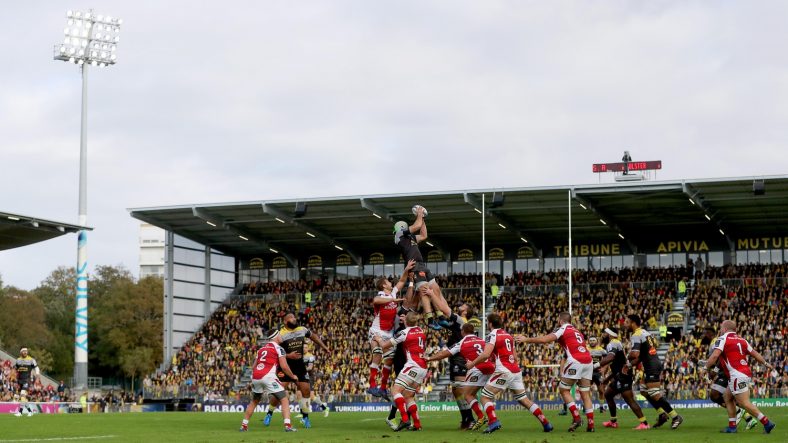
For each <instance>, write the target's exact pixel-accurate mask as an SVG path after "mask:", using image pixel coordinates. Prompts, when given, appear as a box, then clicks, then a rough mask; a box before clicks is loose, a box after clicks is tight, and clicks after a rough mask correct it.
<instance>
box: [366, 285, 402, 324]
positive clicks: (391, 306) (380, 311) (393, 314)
mask: <svg viewBox="0 0 788 443" xmlns="http://www.w3.org/2000/svg"><path fill="white" fill-rule="evenodd" d="M397 292H399V291H398V290H397V287H396V286H395V287H394V289H392V290H391V294H386V293H385V292H383V291H379V292H378V297H385V298H388V299H390V300H391V301H389V302H388V303H386V304H383V305H374V309H375V319H374V320H372V327H371V328H370V329H373V330H377V331H385V332H392V331H394V327H395V322H396V320H397V309H398V308H399V306H398V305H397V303H396V302H394V300H396V299H397Z"/></svg>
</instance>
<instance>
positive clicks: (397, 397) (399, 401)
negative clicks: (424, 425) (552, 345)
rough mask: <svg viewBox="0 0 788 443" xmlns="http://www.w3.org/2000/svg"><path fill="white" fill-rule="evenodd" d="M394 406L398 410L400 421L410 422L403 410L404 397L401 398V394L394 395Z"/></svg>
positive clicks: (406, 412) (405, 411)
mask: <svg viewBox="0 0 788 443" xmlns="http://www.w3.org/2000/svg"><path fill="white" fill-rule="evenodd" d="M394 404H395V405H397V409H398V410H399V415H400V417H402V421H410V420H409V417H408V411H407V410H405V397H403V396H402V394H397V395H395V396H394Z"/></svg>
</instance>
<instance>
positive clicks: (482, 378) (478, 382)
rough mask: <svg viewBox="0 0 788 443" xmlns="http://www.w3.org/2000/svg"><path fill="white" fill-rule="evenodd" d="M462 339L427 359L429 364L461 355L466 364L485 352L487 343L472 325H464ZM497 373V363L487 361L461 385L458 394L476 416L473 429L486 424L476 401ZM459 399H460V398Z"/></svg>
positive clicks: (472, 371) (469, 374)
mask: <svg viewBox="0 0 788 443" xmlns="http://www.w3.org/2000/svg"><path fill="white" fill-rule="evenodd" d="M460 331H461V332H460V333H461V334H462V339H461V340H460V341H458V342H457V343H455V344H454V346H452V347H451V348H450V349H443V350H440V351H438V352H437V353H435V354H433V355H432V356H431V357H429V358H428V359H427V361H428V362H431V361H436V360H443V359H444V358H449V357H451V356H453V355H458V354H459V355H461V356H462V357H463V358H464V359H465V361H466V362H469V361H474V360H476V358H477V357H478V356H479V355H481V354H482V353H483V352H484V346H485V344H486V343H485V341H484V340H482V339H481V338H479V337H477V336H476V328H474V326H473V325H472V324H470V323H465V324H463V325H462V328H461V330H460ZM493 372H495V363H493V362H492V361H491V360H489V359H487V360H485V361H483V362H481V363H479V364H477V365H476V366H475V367H474V368H473V369H471V370H469V371H468V372H467V373H466V374H465V379H464V380H463V381H462V382H460V383H459V385H458V389H459V392H458V394H459V395H460V396H461V397H462V398H464V399H465V402H466V403H467V405H468V406H467V407H469V408H471V410H473V412H474V413H475V414H476V421H475V422H473V423H471V426H470V428H471V429H478V428H479V427H481V424H479V423H482V424H483V423H484V422H486V420H485V418H484V412H483V411H482V408H481V406H479V402H478V401H476V394H477V393H478V392H479V390H480V389H481V388H482V387H483V386H484V385H486V384H487V381H488V380H489V379H490V376H491V375H492V374H493ZM458 398H459V397H458Z"/></svg>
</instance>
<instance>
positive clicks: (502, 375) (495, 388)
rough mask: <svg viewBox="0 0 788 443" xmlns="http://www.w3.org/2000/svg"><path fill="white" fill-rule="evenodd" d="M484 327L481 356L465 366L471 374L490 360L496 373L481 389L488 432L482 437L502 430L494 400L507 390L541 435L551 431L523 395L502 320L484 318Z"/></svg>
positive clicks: (542, 415) (494, 314)
mask: <svg viewBox="0 0 788 443" xmlns="http://www.w3.org/2000/svg"><path fill="white" fill-rule="evenodd" d="M487 325H488V326H489V328H490V333H489V335H487V340H485V341H486V343H485V345H484V352H482V353H481V354H479V356H478V357H476V358H475V359H473V360H472V361H469V362H468V363H467V364H466V365H465V367H466V368H468V370H469V371H470V370H472V369H473V368H475V367H476V365H478V364H480V363H483V362H486V361H487V359H489V358H491V357H492V360H493V361H495V372H494V373H493V374H492V376H491V377H490V379H489V380H488V381H487V384H486V385H484V388H483V389H482V404H483V405H484V411H485V412H486V413H487V421H488V422H489V423H490V424H489V425H488V426H487V429H485V430H484V433H485V434H490V433H493V432H495V431H497V430H499V429H501V422H500V421H498V417H497V416H496V415H495V404H494V403H493V400H494V399H495V397H496V396H497V395H498V394H499V393H500V392H503V391H506V390H510V391H512V394H514V399H515V400H517V401H518V402H519V403H520V404H521V405H523V406H524V407H526V408H528V410H529V411H531V413H532V414H533V415H534V417H536V418H537V419H538V420H539V423H541V424H542V429H543V430H544V432H550V431H552V430H553V425H551V424H550V422H549V421H547V418H545V416H544V414H543V413H542V410H541V409H540V408H539V405H537V404H536V403H534V402H532V401H531V400H529V399H528V395H527V394H526V393H525V385H524V384H523V374H522V370H521V369H520V365H519V363H517V357H515V355H514V339H513V338H512V336H511V335H509V333H508V332H506V331H504V330H503V329H501V327H502V326H503V319H501V316H500V315H498V314H496V313H492V314H490V315H488V316H487Z"/></svg>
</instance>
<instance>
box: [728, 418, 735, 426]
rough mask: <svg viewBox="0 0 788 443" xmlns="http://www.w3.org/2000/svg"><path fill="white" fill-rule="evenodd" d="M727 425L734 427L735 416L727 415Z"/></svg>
mask: <svg viewBox="0 0 788 443" xmlns="http://www.w3.org/2000/svg"><path fill="white" fill-rule="evenodd" d="M728 427H729V428H735V427H736V417H733V418H731V417H728Z"/></svg>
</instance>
